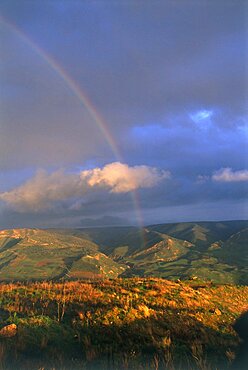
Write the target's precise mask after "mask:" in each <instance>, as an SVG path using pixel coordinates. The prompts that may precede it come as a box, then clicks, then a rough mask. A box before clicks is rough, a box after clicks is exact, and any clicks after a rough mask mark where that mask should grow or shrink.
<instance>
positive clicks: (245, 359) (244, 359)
mask: <svg viewBox="0 0 248 370" xmlns="http://www.w3.org/2000/svg"><path fill="white" fill-rule="evenodd" d="M233 328H234V330H235V331H236V332H237V333H238V335H239V337H240V338H241V340H242V342H241V345H240V348H239V351H238V354H237V357H236V359H235V360H234V362H233V364H232V368H231V369H232V370H246V369H248V311H246V312H244V313H243V314H242V315H241V316H240V317H239V318H238V319H237V320H236V322H235V323H234V325H233Z"/></svg>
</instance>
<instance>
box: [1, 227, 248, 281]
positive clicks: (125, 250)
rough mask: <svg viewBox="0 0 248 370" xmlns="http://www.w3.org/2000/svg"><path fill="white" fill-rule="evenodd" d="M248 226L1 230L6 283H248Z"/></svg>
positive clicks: (2, 275)
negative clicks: (138, 279) (137, 279)
mask: <svg viewBox="0 0 248 370" xmlns="http://www.w3.org/2000/svg"><path fill="white" fill-rule="evenodd" d="M247 244H248V221H226V222H199V223H192V222H191V223H177V224H161V225H152V226H147V227H146V228H144V229H142V230H140V229H139V228H136V227H110V228H88V229H47V230H39V229H13V230H2V231H0V280H1V281H17V280H51V279H52V280H58V279H61V278H64V279H95V278H97V279H104V278H106V277H107V278H116V277H118V276H122V277H132V276H140V277H144V276H147V277H148V276H154V277H163V278H167V279H172V280H177V279H183V280H187V279H192V278H193V279H198V280H212V281H213V282H215V283H221V284H225V283H228V284H248V247H247Z"/></svg>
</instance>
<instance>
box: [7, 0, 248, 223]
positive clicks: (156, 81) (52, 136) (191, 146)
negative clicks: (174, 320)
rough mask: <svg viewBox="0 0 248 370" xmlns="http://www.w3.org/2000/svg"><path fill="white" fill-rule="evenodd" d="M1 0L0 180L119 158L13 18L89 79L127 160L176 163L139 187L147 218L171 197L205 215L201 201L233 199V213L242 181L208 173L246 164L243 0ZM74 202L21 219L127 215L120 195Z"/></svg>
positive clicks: (71, 70)
mask: <svg viewBox="0 0 248 370" xmlns="http://www.w3.org/2000/svg"><path fill="white" fill-rule="evenodd" d="M1 7H2V14H3V17H4V19H5V23H3V24H2V29H3V37H2V39H3V42H2V50H1V55H2V71H3V72H2V73H1V82H2V86H3V89H2V91H1V104H2V109H1V110H2V115H1V139H0V140H1V145H0V162H1V163H0V165H1V169H2V170H3V175H1V180H2V185H1V189H0V191H2V192H3V191H7V190H9V189H11V188H13V187H17V186H19V185H21V183H23V182H25V181H26V180H27V179H28V178H31V177H32V176H33V174H34V173H35V172H36V169H37V168H44V169H47V170H48V171H55V170H56V169H58V168H61V167H63V168H66V170H68V171H69V172H70V171H71V172H72V173H73V172H76V171H77V170H78V167H80V166H82V168H83V169H84V168H89V167H93V168H94V167H97V166H103V165H105V164H107V163H111V162H113V161H115V160H116V158H115V156H114V154H113V151H112V150H111V148H109V147H108V144H107V142H106V138H104V137H103V135H102V133H101V132H100V130H99V128H98V127H97V125H96V123H95V122H94V119H93V118H92V116H90V114H89V112H88V111H87V109H86V108H85V107H83V106H82V105H81V104H80V102H79V101H78V99H77V98H76V97H75V96H74V94H73V93H72V91H70V89H69V88H68V86H66V84H65V82H64V81H63V80H62V79H61V77H60V76H59V74H57V73H56V72H55V71H54V70H52V68H51V66H49V65H48V64H47V62H46V61H45V60H44V58H43V59H42V58H40V56H39V55H37V53H36V52H35V50H34V49H33V48H32V47H30V45H28V43H27V42H25V38H23V37H22V36H21V37H20V34H19V35H18V32H19V31H18V32H16V31H14V30H13V27H12V30H11V27H10V26H8V25H6V22H7V23H8V22H9V24H13V25H14V27H17V28H18V29H19V30H21V32H23V33H24V34H25V35H27V36H28V37H29V38H30V39H32V40H33V42H34V43H35V44H36V45H38V46H39V47H40V48H42V49H43V51H44V52H45V53H46V54H47V55H50V56H52V57H53V58H54V60H56V62H58V64H60V65H61V66H62V67H63V68H64V69H65V70H66V71H67V73H68V74H69V75H70V77H71V78H72V79H73V80H75V81H76V82H77V84H78V85H79V86H80V87H81V88H82V89H83V90H84V91H86V93H87V95H88V96H89V98H90V100H91V101H92V102H93V103H94V105H95V106H96V108H97V110H98V112H99V113H100V115H102V117H103V118H104V120H105V122H106V127H107V129H108V130H109V132H111V133H112V136H113V138H114V140H115V141H116V144H117V146H118V147H119V148H120V151H121V152H122V155H123V160H124V161H125V162H127V163H128V164H129V165H143V164H145V165H149V166H154V167H156V168H160V169H164V170H169V171H171V173H172V178H171V180H170V181H169V182H166V183H164V184H160V185H158V187H157V188H151V189H150V190H149V192H148V191H143V190H142V191H141V192H140V198H141V200H140V201H141V205H142V208H143V209H144V217H145V218H146V217H147V219H149V220H150V221H152V212H153V210H154V220H155V219H156V220H158V219H159V217H161V221H163V220H164V219H165V218H166V219H167V220H169V213H172V214H175V213H176V209H178V210H179V209H180V212H181V215H182V217H184V218H187V215H188V217H189V218H190V217H194V214H195V215H196V216H197V217H200V215H201V213H200V208H197V207H198V205H199V204H200V203H201V202H203V203H204V202H205V203H204V204H205V207H206V208H207V207H208V205H207V204H212V203H211V202H215V203H218V202H222V209H223V210H224V209H227V208H228V207H231V204H232V206H233V207H234V208H235V207H236V208H235V209H236V215H237V214H238V207H239V206H238V205H239V204H240V203H239V202H240V201H241V199H243V200H244V199H245V198H246V196H247V193H246V191H245V182H239V181H236V182H235V181H234V182H230V183H223V182H218V181H217V182H216V181H213V179H212V176H214V173H215V172H216V171H221V169H225V168H230V171H231V172H230V173H231V174H236V178H237V173H238V171H241V172H242V171H245V170H246V169H247V168H248V163H247V160H246V159H245V158H246V157H247V137H248V136H247V135H248V134H247V127H245V125H246V124H247V121H246V117H245V115H246V111H245V105H246V103H247V89H246V86H247V82H248V81H247V68H246V66H247V65H248V60H247V59H248V57H247V41H246V19H245V13H246V10H247V4H246V1H242V0H235V1H234V0H233V1H231V0H223V1H217V2H215V1H208V2H205V1H202V2H199V1H193V0H192V1H191V0H188V1H176V2H174V1H119V2H115V1H102V2H99V1H84V2H82V1H72V2H71V1H38V0H37V1H28V0H27V1H26V0H18V1H12V0H8V1H5V0H3V1H2V3H1ZM199 176H200V177H199ZM234 176H235V175H234ZM8 186H9V188H8ZM107 199H108V201H107ZM225 200H226V202H227V203H228V202H229V203H228V204H229V206H227V208H225V207H224V206H223V202H224V201H225ZM80 202H81V203H82V205H81V206H80V204H81V203H80ZM232 202H234V203H232ZM235 202H236V203H235ZM78 204H79V206H78V210H75V209H74V210H73V209H68V207H65V205H64V204H60V205H59V204H58V205H57V209H51V210H50V213H46V217H45V216H44V213H41V214H40V215H39V214H36V215H35V217H34V218H32V213H30V214H29V213H27V214H22V216H21V217H22V221H21V222H22V223H23V225H24V224H25V222H26V223H27V224H28V223H29V222H31V219H32V220H33V221H32V222H34V223H37V225H38V224H39V225H42V224H44V223H46V222H48V223H49V222H60V221H61V222H62V223H66V222H68V224H73V222H75V223H76V224H78V223H79V222H80V219H82V218H87V217H89V218H92V219H93V220H94V219H96V218H97V217H96V216H95V215H96V214H97V215H99V217H102V216H103V215H106V214H108V215H110V217H111V216H112V215H116V216H117V215H118V217H124V218H127V219H130V220H133V219H134V217H133V216H132V212H133V211H130V210H131V209H132V208H133V206H132V201H131V200H130V197H129V198H128V197H125V196H123V195H119V197H112V196H110V199H109V198H108V196H107V197H106V198H104V199H101V196H99V197H98V198H97V202H96V201H95V199H93V198H89V199H88V198H87V200H81V199H78ZM235 204H236V206H235ZM173 207H175V208H173ZM180 207H182V208H180ZM183 207H184V208H183ZM194 207H196V208H194ZM211 207H212V206H209V209H210V208H211ZM193 208H194V209H195V211H194V212H195V213H194V212H193V211H190V209H191V210H192V209H193ZM211 209H212V211H211V212H212V213H211V212H210V213H211V214H212V215H214V212H216V214H218V217H220V218H221V211H219V210H218V211H217V208H216V207H212V208H211ZM155 210H156V211H155ZM128 211H130V214H128ZM4 212H5V213H4V215H5V216H4V217H5V223H6V222H7V221H6V220H9V221H8V222H7V224H8V225H11V220H13V224H15V223H17V224H18V222H19V221H20V216H18V213H15V211H13V210H12V211H10V210H5V211H4ZM122 213H123V214H122ZM225 214H226V213H225V211H223V217H224V218H225ZM2 215H3V213H2ZM155 215H156V216H155ZM202 215H203V216H204V211H202ZM240 215H241V216H242V217H244V216H243V209H242V210H241V211H240ZM241 216H240V217H241ZM18 217H19V218H18ZM173 217H174V216H173ZM237 217H238V216H237ZM174 218H175V217H174ZM179 218H180V217H179ZM200 218H201V217H200ZM18 220H19V221H18ZM56 220H57V221H56Z"/></svg>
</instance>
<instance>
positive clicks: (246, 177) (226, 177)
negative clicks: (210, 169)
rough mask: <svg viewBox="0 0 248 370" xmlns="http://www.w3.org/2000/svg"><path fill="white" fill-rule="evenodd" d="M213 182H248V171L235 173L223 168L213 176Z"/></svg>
mask: <svg viewBox="0 0 248 370" xmlns="http://www.w3.org/2000/svg"><path fill="white" fill-rule="evenodd" d="M212 180H213V181H219V182H240V181H248V170H241V171H233V170H232V169H231V168H229V167H227V168H221V169H220V170H218V171H216V172H214V174H213V175H212Z"/></svg>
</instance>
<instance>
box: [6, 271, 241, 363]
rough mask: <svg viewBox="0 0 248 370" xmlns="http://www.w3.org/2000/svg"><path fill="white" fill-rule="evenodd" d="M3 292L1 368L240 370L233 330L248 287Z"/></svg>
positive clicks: (70, 286) (10, 288) (158, 283)
mask: <svg viewBox="0 0 248 370" xmlns="http://www.w3.org/2000/svg"><path fill="white" fill-rule="evenodd" d="M0 292H1V309H0V347H1V357H0V359H1V363H0V366H1V368H2V369H4V370H13V369H20V370H24V369H25V370H26V369H44V370H49V369H54V370H59V369H60V370H62V369H66V370H79V369H80V370H82V369H85V370H86V369H87V370H88V369H90V370H110V369H115V370H124V369H133V370H134V369H140V370H151V369H159V370H162V369H168V370H172V369H174V370H193V369H195V370H196V369H198V370H199V369H201V370H206V369H216V370H224V369H225V370H227V369H232V370H238V369H241V366H242V362H243V361H244V360H243V359H242V353H241V352H240V351H239V346H240V338H239V336H238V334H237V332H235V330H234V329H233V325H234V323H235V321H236V320H237V319H238V321H237V324H236V325H235V327H236V328H237V330H238V333H240V335H241V336H243V334H242V330H240V328H239V326H240V324H239V322H244V320H245V317H246V316H243V317H244V319H242V320H243V321H242V320H241V319H239V318H240V316H241V315H242V314H243V315H247V314H246V311H247V309H248V300H247V297H248V287H236V286H205V287H203V286H202V287H199V286H195V283H194V282H192V283H191V284H186V283H183V282H178V283H175V282H171V281H166V280H162V279H151V278H149V279H140V278H135V279H116V280H112V281H109V280H105V281H101V282H100V281H95V282H92V283H83V282H66V283H52V282H43V283H28V284H20V283H18V284H0ZM240 320H241V321H240ZM8 325H9V326H8ZM242 327H243V328H244V325H242ZM230 366H231V367H230ZM243 366H244V365H243ZM243 368H244V369H245V367H242V369H243Z"/></svg>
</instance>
